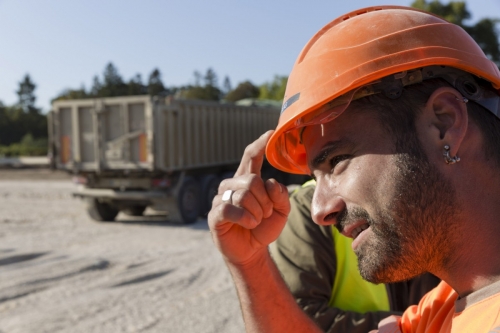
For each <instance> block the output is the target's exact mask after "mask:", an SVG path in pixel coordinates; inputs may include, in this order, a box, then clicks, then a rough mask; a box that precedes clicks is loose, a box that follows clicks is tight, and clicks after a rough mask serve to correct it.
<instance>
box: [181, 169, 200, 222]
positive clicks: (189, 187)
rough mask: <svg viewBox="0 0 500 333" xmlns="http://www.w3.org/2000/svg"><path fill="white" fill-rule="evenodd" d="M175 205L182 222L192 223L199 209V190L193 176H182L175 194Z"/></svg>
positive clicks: (198, 213) (196, 217)
mask: <svg viewBox="0 0 500 333" xmlns="http://www.w3.org/2000/svg"><path fill="white" fill-rule="evenodd" d="M177 205H178V208H179V213H180V215H181V218H182V222H183V223H185V224H188V223H193V222H195V221H196V220H197V219H198V216H199V215H200V211H201V191H200V185H199V184H198V182H197V181H196V180H195V179H194V178H192V177H185V178H184V181H183V182H182V184H181V186H180V189H179V192H178V194H177Z"/></svg>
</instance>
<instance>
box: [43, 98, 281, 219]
mask: <svg viewBox="0 0 500 333" xmlns="http://www.w3.org/2000/svg"><path fill="white" fill-rule="evenodd" d="M279 115H280V110H279V108H276V107H268V106H251V105H250V106H241V105H235V104H232V103H219V102H212V101H200V100H182V99H175V98H172V97H158V96H156V97H150V96H149V95H145V96H123V97H109V98H93V99H76V100H59V101H55V102H53V103H52V110H51V111H50V113H49V115H48V116H49V117H48V120H49V121H48V123H49V151H50V153H49V154H50V156H51V164H52V166H53V167H54V168H56V169H59V170H65V171H67V172H68V173H71V174H72V175H73V179H74V181H75V183H76V184H77V187H76V189H75V192H74V193H73V194H74V196H76V197H79V198H82V199H83V200H85V202H86V207H87V211H88V213H89V215H90V216H91V217H92V218H93V219H94V220H97V221H113V220H114V219H115V218H116V216H117V214H118V213H119V212H120V211H122V212H124V213H126V214H128V215H132V216H141V215H142V214H143V213H144V211H145V209H146V208H147V207H151V208H152V209H154V210H157V211H165V212H167V214H168V220H169V221H172V222H179V223H192V222H194V221H196V220H197V218H198V217H200V216H204V215H206V214H207V212H208V211H209V210H210V208H211V202H212V199H213V197H214V196H215V195H216V193H217V188H218V186H219V183H220V181H221V180H222V179H224V178H228V177H232V175H233V174H234V171H235V170H236V168H237V166H238V164H239V162H240V160H241V157H242V155H243V152H244V149H245V147H246V146H247V145H248V144H249V143H251V142H252V141H254V140H255V139H257V138H258V137H259V136H260V135H261V134H262V133H264V132H265V131H267V130H269V129H273V128H275V127H276V125H277V122H278V118H279ZM263 176H264V177H266V178H271V177H273V178H277V179H278V180H279V181H281V182H284V183H286V182H287V177H289V175H285V174H283V173H281V172H279V171H277V170H276V169H273V168H272V167H271V166H270V165H269V164H266V165H265V166H264V168H263Z"/></svg>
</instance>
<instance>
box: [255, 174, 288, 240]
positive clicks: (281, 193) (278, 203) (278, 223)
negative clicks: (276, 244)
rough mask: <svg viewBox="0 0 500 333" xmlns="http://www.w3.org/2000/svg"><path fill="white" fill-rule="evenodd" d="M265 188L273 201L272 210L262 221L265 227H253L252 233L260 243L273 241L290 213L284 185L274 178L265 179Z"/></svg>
mask: <svg viewBox="0 0 500 333" xmlns="http://www.w3.org/2000/svg"><path fill="white" fill-rule="evenodd" d="M266 190H267V191H268V193H269V197H270V198H271V200H272V201H273V207H274V209H273V212H272V214H271V215H270V216H269V217H268V218H265V219H264V220H263V221H262V224H261V225H262V226H264V225H265V228H260V226H259V228H255V229H254V231H253V233H254V235H255V237H256V239H258V240H259V241H260V242H261V243H262V244H269V243H271V242H273V241H275V240H276V239H277V238H278V236H279V235H280V233H281V231H282V230H283V227H284V226H285V224H286V221H287V218H288V214H289V213H290V200H289V199H288V191H287V190H286V187H285V186H284V185H282V184H280V183H278V182H277V181H276V180H274V179H269V180H268V181H266Z"/></svg>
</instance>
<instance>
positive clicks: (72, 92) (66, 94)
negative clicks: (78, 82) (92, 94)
mask: <svg viewBox="0 0 500 333" xmlns="http://www.w3.org/2000/svg"><path fill="white" fill-rule="evenodd" d="M88 97H89V95H88V94H87V92H86V91H85V87H83V86H82V87H81V88H80V89H64V90H63V91H62V92H61V93H60V94H59V96H57V97H56V98H54V99H52V101H63V100H70V99H82V98H88Z"/></svg>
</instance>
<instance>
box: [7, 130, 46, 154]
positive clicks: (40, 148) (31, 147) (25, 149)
mask: <svg viewBox="0 0 500 333" xmlns="http://www.w3.org/2000/svg"><path fill="white" fill-rule="evenodd" d="M47 147H48V141H47V138H41V139H34V138H33V136H32V135H31V133H28V134H26V135H24V136H23V137H22V139H21V141H20V142H19V143H13V144H11V145H9V146H3V145H0V156H7V157H10V156H45V155H47V150H48V149H47Z"/></svg>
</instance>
